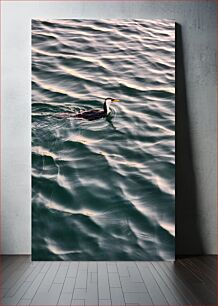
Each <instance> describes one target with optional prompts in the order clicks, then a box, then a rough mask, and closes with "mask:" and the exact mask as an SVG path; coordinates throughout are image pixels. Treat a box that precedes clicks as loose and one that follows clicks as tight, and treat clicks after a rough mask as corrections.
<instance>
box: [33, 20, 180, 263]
mask: <svg viewBox="0 0 218 306" xmlns="http://www.w3.org/2000/svg"><path fill="white" fill-rule="evenodd" d="M174 70H175V24H174V22H171V21H167V20H153V21H152V20H151V21H150V20H47V21H43V20H33V21H32V256H33V257H32V258H33V259H34V260H162V259H173V258H174V240H175V220H174V214H175V194H174V175H175V173H174V172H175V156H174V153H175V142H174V141H175V109H174V107H175V71H174ZM106 97H112V98H117V99H120V100H121V102H120V103H116V104H114V105H113V109H112V113H111V114H110V116H109V117H108V118H102V119H99V120H96V121H86V120H81V119H76V118H72V117H68V116H67V117H63V118H61V117H58V116H57V113H63V112H64V113H77V112H79V111H82V110H87V109H91V108H102V105H103V102H104V98H106Z"/></svg>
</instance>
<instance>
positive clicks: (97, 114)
mask: <svg viewBox="0 0 218 306" xmlns="http://www.w3.org/2000/svg"><path fill="white" fill-rule="evenodd" d="M106 116H107V114H106V113H105V112H104V111H102V110H98V109H91V110H88V111H84V112H81V113H78V114H75V115H74V117H75V118H81V119H86V120H89V121H92V120H98V119H101V118H104V117H106Z"/></svg>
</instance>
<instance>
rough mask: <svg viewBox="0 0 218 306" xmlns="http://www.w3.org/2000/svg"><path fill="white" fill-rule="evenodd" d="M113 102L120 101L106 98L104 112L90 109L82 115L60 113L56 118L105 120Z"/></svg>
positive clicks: (81, 113)
mask: <svg viewBox="0 0 218 306" xmlns="http://www.w3.org/2000/svg"><path fill="white" fill-rule="evenodd" d="M113 102H119V100H117V99H112V98H106V99H105V101H104V105H103V110H101V109H90V110H87V111H84V112H80V113H76V114H75V113H72V112H70V113H59V114H55V117H57V118H78V119H85V120H89V121H92V120H98V119H101V118H105V117H107V116H108V115H109V114H110V112H111V109H110V104H111V103H113Z"/></svg>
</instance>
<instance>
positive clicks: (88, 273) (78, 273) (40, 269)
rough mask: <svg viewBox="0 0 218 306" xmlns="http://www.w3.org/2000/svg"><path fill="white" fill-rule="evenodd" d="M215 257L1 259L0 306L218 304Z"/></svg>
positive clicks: (8, 257)
mask: <svg viewBox="0 0 218 306" xmlns="http://www.w3.org/2000/svg"><path fill="white" fill-rule="evenodd" d="M216 266H217V258H216V257H215V256H206V257H189V258H183V259H179V260H177V261H176V262H175V263H174V262H31V259H30V257H29V256H3V257H1V271H2V273H1V294H2V301H1V302H0V305H129V306H130V305H217V300H216V289H217V273H216Z"/></svg>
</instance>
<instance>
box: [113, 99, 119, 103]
mask: <svg viewBox="0 0 218 306" xmlns="http://www.w3.org/2000/svg"><path fill="white" fill-rule="evenodd" d="M112 102H113V103H114V102H120V100H119V99H113V100H112Z"/></svg>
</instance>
